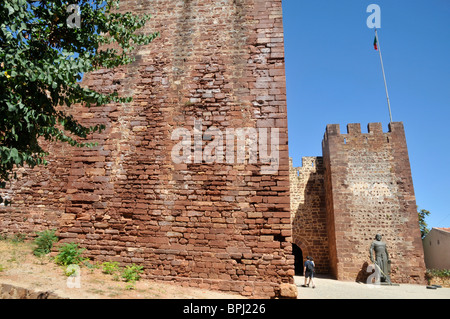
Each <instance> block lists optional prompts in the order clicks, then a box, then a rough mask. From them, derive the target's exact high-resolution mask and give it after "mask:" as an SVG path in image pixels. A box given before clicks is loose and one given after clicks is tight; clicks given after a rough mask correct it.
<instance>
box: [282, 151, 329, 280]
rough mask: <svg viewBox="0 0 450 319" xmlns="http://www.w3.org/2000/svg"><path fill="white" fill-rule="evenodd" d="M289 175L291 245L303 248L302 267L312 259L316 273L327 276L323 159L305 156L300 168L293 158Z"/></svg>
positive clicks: (327, 252)
mask: <svg viewBox="0 0 450 319" xmlns="http://www.w3.org/2000/svg"><path fill="white" fill-rule="evenodd" d="M289 176H290V182H291V186H290V187H291V220H292V242H293V243H294V244H296V245H297V246H298V247H300V248H301V249H302V254H303V259H304V260H303V261H300V262H301V263H302V264H303V262H304V261H305V260H306V259H305V258H306V256H312V257H313V258H314V263H315V265H316V273H318V274H328V273H329V272H330V265H329V263H330V262H329V251H328V250H329V249H328V232H327V222H326V220H327V214H326V204H325V203H326V202H325V187H324V178H325V177H324V166H323V159H322V157H302V166H301V167H293V165H292V159H290V174H289ZM297 262H298V261H297Z"/></svg>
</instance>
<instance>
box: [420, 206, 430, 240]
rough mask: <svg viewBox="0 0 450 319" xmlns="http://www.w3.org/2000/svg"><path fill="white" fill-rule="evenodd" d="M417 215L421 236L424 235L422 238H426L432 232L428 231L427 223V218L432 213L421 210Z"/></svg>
mask: <svg viewBox="0 0 450 319" xmlns="http://www.w3.org/2000/svg"><path fill="white" fill-rule="evenodd" d="M417 213H418V214H419V227H420V234H421V235H422V238H424V237H425V236H426V235H427V234H428V232H429V231H430V230H429V229H428V224H427V223H426V222H425V217H427V216H428V215H430V212H429V211H427V210H426V209H421V210H419V211H418V212H417Z"/></svg>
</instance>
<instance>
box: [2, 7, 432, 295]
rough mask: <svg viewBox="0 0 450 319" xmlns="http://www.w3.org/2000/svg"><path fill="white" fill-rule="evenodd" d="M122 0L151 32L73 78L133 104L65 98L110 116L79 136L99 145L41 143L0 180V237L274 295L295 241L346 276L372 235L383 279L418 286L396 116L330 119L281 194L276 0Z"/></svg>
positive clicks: (284, 281) (287, 281)
mask: <svg viewBox="0 0 450 319" xmlns="http://www.w3.org/2000/svg"><path fill="white" fill-rule="evenodd" d="M121 4H122V9H123V10H130V9H131V10H132V11H133V12H136V13H151V14H152V15H153V19H152V20H151V21H150V23H149V24H148V26H147V28H148V30H149V31H152V32H153V31H155V30H158V31H160V33H161V36H160V37H159V38H158V39H156V40H155V41H154V42H153V43H151V44H150V45H148V46H144V47H141V48H140V49H139V50H137V52H136V62H134V63H133V64H131V65H128V66H125V67H122V68H119V69H115V70H100V71H97V72H93V73H91V74H88V75H86V76H85V78H84V80H83V82H84V84H85V85H87V86H90V87H94V88H96V89H97V90H100V91H102V90H104V91H111V90H117V91H118V92H119V93H120V94H123V95H127V96H129V95H132V96H133V97H134V100H133V102H132V103H130V104H111V105H107V106H104V107H92V108H90V109H88V108H83V107H76V108H74V109H73V114H74V116H75V117H76V118H77V119H79V120H80V121H81V122H82V123H84V124H86V125H95V124H99V123H101V124H104V125H105V126H106V130H105V131H103V132H102V133H95V134H93V135H92V136H91V137H90V140H89V141H94V142H98V146H97V147H95V148H92V149H76V148H73V147H69V146H67V145H60V144H51V145H47V146H46V148H47V150H48V151H49V153H50V154H51V155H50V158H49V165H48V166H47V167H39V168H35V169H32V170H31V169H24V168H21V169H18V170H17V176H18V179H17V181H15V182H14V183H12V184H11V185H9V188H8V189H6V190H3V191H2V194H3V196H5V197H7V198H9V199H10V200H12V201H13V205H12V206H10V207H3V206H1V207H0V231H1V232H2V233H29V234H34V232H35V231H41V230H44V229H50V228H56V229H57V230H58V236H59V237H60V238H61V241H62V242H76V243H79V244H80V245H81V246H82V247H85V248H87V253H88V256H89V257H91V258H93V259H94V260H97V261H118V262H121V263H123V264H126V263H137V264H140V265H142V266H143V267H144V270H145V275H146V277H148V278H151V279H155V280H170V281H175V282H178V283H180V284H183V285H190V286H196V287H202V288H209V289H217V290H221V291H232V292H236V293H240V294H242V295H244V296H251V297H275V296H283V295H284V291H285V290H284V288H285V287H286V285H292V284H293V275H294V264H295V258H294V255H293V254H292V243H295V244H297V245H298V247H300V248H301V249H302V251H303V255H304V256H306V254H305V253H307V254H311V255H313V256H315V257H316V260H317V263H318V269H319V270H320V271H321V272H322V271H324V272H325V271H330V272H331V273H333V274H335V276H336V277H337V278H339V279H345V280H355V278H356V276H357V275H358V272H359V271H360V270H361V269H362V267H363V264H364V260H365V259H364V258H366V256H367V254H368V253H367V249H368V247H369V246H368V245H366V244H367V242H368V241H369V240H371V239H372V236H374V234H375V233H376V232H382V233H384V235H385V238H386V241H387V242H388V244H389V245H390V246H392V247H395V248H394V249H392V248H391V251H392V254H393V256H391V259H392V261H393V268H394V269H396V275H395V276H392V280H393V281H396V280H397V281H402V282H411V281H419V279H420V278H421V277H420V276H421V275H422V274H423V271H424V268H423V267H424V266H423V253H422V246H421V242H420V234H419V232H418V226H417V214H415V200H414V192H413V188H412V181H411V173H410V169H409V160H408V154H407V150H406V142H405V139H404V133H403V127H402V125H401V123H392V125H391V132H390V133H382V132H381V128H380V127H378V126H374V127H373V129H371V130H370V132H369V133H367V134H361V133H360V132H358V131H357V128H356V126H354V125H353V126H349V133H348V134H347V135H341V134H340V133H339V128H338V126H336V125H331V126H328V127H327V132H326V134H325V138H324V142H323V143H324V154H323V161H321V160H320V159H314V160H311V168H312V163H313V162H314V164H315V168H314V169H315V170H316V171H315V172H313V170H312V169H311V170H310V171H309V172H307V173H306V174H309V175H308V176H309V177H308V178H306V177H305V178H304V179H303V180H302V182H299V184H301V183H305V185H303V186H300V185H299V186H298V187H297V186H295V187H297V188H295V189H298V190H302V191H303V192H304V193H303V194H301V193H300V192H301V191H298V193H297V191H296V190H295V189H294V188H292V189H290V179H291V182H292V181H293V180H295V179H293V176H292V174H291V176H290V173H292V172H293V169H292V168H290V166H289V155H288V131H287V111H286V83H285V81H286V80H285V66H284V39H283V23H282V8H281V0H220V1H209V0H189V1H188V0H158V1H125V0H123V1H121ZM199 123H200V124H199ZM239 132H241V133H239ZM242 132H243V133H242ZM249 132H250V133H249ZM232 133H233V134H232ZM253 133H256V134H257V136H258V138H255V136H254V134H253ZM240 134H241V135H240ZM231 137H232V138H231ZM263 137H264V138H263ZM216 140H217V141H221V142H222V143H218V144H214V142H215V141H216ZM180 141H182V143H181V144H180ZM239 141H241V143H240V142H239ZM242 141H245V143H242ZM275 141H276V143H274V142H275ZM218 145H223V146H224V148H223V149H221V148H220V147H219V146H218ZM178 146H179V148H177V147H178ZM211 146H212V147H211ZM230 147H233V151H231V149H230ZM174 148H175V149H177V150H179V152H178V153H177V154H178V155H180V154H181V155H180V156H179V157H177V156H175V157H174V152H173V150H174ZM243 149H244V155H242V153H240V152H242V150H243ZM175 153H176V152H175ZM242 156H243V157H242ZM369 159H370V161H369ZM321 165H322V166H321ZM361 165H362V166H361ZM306 166H308V165H306ZM267 167H269V168H270V169H269V170H267ZM308 170H309V168H305V171H308ZM322 172H323V176H322V175H321V174H322ZM377 183H378V184H377ZM291 185H292V186H291V187H294V186H293V185H294V183H291ZM377 185H378V186H377ZM290 192H291V196H290ZM324 194H325V197H324V196H323V195H324ZM302 196H303V199H299V198H302ZM291 199H292V203H293V204H292V203H291ZM295 201H298V203H299V205H297V204H296V203H297V202H295ZM324 203H325V205H324ZM291 204H292V207H294V208H293V209H292V210H291ZM308 207H311V209H309V208H308ZM291 215H292V216H291ZM291 217H292V221H293V225H292V223H291ZM375 226H376V227H375ZM366 246H367V248H366ZM286 291H289V289H286ZM291 296H292V295H291Z"/></svg>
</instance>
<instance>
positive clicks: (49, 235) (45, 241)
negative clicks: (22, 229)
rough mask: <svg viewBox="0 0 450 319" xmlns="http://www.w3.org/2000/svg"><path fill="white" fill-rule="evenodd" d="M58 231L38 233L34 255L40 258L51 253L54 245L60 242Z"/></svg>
mask: <svg viewBox="0 0 450 319" xmlns="http://www.w3.org/2000/svg"><path fill="white" fill-rule="evenodd" d="M55 232H56V230H55V229H52V230H44V231H42V232H37V233H36V234H37V237H36V239H35V240H34V243H35V244H36V247H35V248H34V249H33V254H34V255H36V256H38V257H40V256H43V255H46V254H48V253H50V252H51V250H52V247H53V243H56V242H57V241H58V237H57V236H56V235H55Z"/></svg>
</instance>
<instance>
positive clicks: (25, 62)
mask: <svg viewBox="0 0 450 319" xmlns="http://www.w3.org/2000/svg"><path fill="white" fill-rule="evenodd" d="M74 4H75V5H77V6H78V7H77V8H79V11H78V10H77V11H75V10H70V8H69V5H74ZM118 8H119V1H118V0H71V1H67V0H66V1H64V0H41V1H33V0H2V1H0V188H4V187H5V185H6V182H7V181H9V180H10V179H11V178H12V177H13V175H12V170H13V168H14V166H24V165H25V164H27V165H28V166H30V167H34V166H36V165H40V164H46V161H45V156H46V155H47V154H46V152H45V151H44V150H43V149H42V147H41V146H40V145H39V141H38V139H40V138H43V139H45V140H48V141H61V142H65V143H68V144H70V145H72V146H77V147H86V146H92V144H89V143H83V142H81V141H82V139H83V138H86V137H87V136H88V135H89V134H90V133H92V132H95V131H99V130H102V129H104V126H102V125H97V126H93V127H85V126H83V125H81V124H80V123H78V122H77V121H76V120H75V119H74V118H73V117H72V116H70V115H69V114H68V109H69V108H70V106H72V105H74V104H78V103H79V104H83V105H86V106H88V107H90V106H101V105H104V104H107V103H110V102H122V103H126V102H130V101H131V97H119V96H118V94H117V93H111V94H101V93H99V92H96V91H94V90H91V89H89V88H85V87H82V86H81V85H80V80H81V78H82V74H84V73H86V72H92V71H95V70H98V69H104V68H114V67H117V66H121V65H126V64H128V63H131V62H132V61H133V60H134V59H133V56H132V54H131V53H132V51H133V50H134V49H135V47H136V45H145V44H148V43H150V42H151V41H152V40H153V39H154V38H155V37H157V36H158V33H157V32H155V33H151V34H142V32H139V31H140V29H142V28H143V27H144V25H145V23H146V22H147V21H148V20H149V19H150V16H149V15H143V16H137V15H135V14H133V13H130V12H125V13H121V12H119V11H120V10H118ZM74 14H78V15H79V17H80V19H79V21H78V22H79V25H76V26H75V27H74V25H73V24H72V25H70V23H69V22H71V21H70V17H71V15H72V16H73V15H74ZM74 21H75V22H76V19H74ZM2 201H3V199H2V198H0V203H1V202H2Z"/></svg>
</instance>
